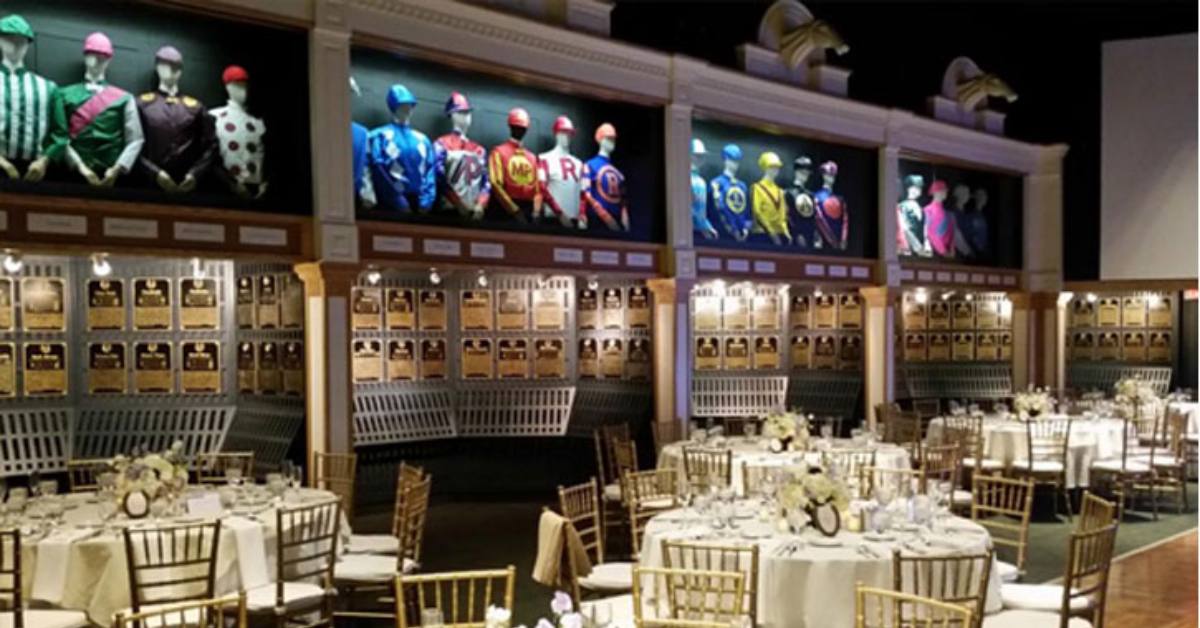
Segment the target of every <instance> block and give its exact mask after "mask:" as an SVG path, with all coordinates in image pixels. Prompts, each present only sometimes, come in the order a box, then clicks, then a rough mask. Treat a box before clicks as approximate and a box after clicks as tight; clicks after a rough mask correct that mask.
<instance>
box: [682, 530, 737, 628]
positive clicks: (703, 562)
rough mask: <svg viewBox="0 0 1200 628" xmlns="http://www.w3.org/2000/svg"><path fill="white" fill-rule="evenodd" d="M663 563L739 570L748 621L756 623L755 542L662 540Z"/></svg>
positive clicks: (704, 569)
mask: <svg viewBox="0 0 1200 628" xmlns="http://www.w3.org/2000/svg"><path fill="white" fill-rule="evenodd" d="M662 553H663V566H664V567H666V568H667V569H686V570H690V571H725V572H730V571H732V572H738V573H741V574H742V575H743V576H745V580H744V589H745V597H746V599H745V600H743V601H742V607H743V608H744V609H745V612H746V616H747V617H749V618H750V625H751V626H757V625H758V564H759V558H758V545H753V544H752V545H750V546H748V547H747V546H744V545H724V546H722V545H713V544H710V543H692V542H688V541H672V540H669V539H663V541H662Z"/></svg>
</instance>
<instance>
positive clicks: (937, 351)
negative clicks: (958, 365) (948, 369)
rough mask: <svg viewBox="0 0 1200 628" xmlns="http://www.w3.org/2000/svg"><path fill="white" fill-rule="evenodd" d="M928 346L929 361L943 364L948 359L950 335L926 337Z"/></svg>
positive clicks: (940, 334)
mask: <svg viewBox="0 0 1200 628" xmlns="http://www.w3.org/2000/svg"><path fill="white" fill-rule="evenodd" d="M926 342H927V343H928V345H929V349H928V353H929V361H930V362H945V361H947V360H949V359H950V334H946V333H936V334H929V336H927V337H926Z"/></svg>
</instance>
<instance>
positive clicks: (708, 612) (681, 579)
mask: <svg viewBox="0 0 1200 628" xmlns="http://www.w3.org/2000/svg"><path fill="white" fill-rule="evenodd" d="M633 580H634V582H638V583H646V582H650V583H651V584H650V585H649V587H647V586H646V585H645V584H642V586H636V587H634V588H633V613H634V622H635V624H637V623H639V622H642V621H644V620H646V619H648V617H646V612H647V611H654V610H656V609H657V611H658V612H657V613H655V615H658V614H659V613H661V614H662V617H660V619H689V620H695V621H718V622H733V621H735V620H736V619H737V618H739V617H741V616H742V615H744V614H745V612H746V610H745V607H744V602H745V599H746V589H745V586H746V576H745V574H743V573H742V572H740V571H698V570H691V569H664V568H654V567H640V566H634V568H633ZM646 588H649V589H650V590H651V591H653V594H652V596H651V597H650V599H651V600H653V602H652V603H648V601H647V600H646V599H644V598H645V596H646V593H647V592H646V591H645V589H646Z"/></svg>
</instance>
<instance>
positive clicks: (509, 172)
mask: <svg viewBox="0 0 1200 628" xmlns="http://www.w3.org/2000/svg"><path fill="white" fill-rule="evenodd" d="M528 130H529V112H528V111H525V110H524V109H522V108H520V107H516V108H515V109H513V110H512V111H509V112H508V141H506V142H504V143H503V144H500V145H499V146H495V147H493V148H492V152H491V154H490V155H488V179H490V180H491V183H492V204H493V205H496V206H498V207H499V208H500V211H501V212H503V214H504V215H506V216H508V217H510V218H514V219H516V220H517V222H522V223H523V222H527V221H528V220H529V219H530V218H532V217H535V216H538V215H539V214H541V213H542V190H541V186H539V185H538V181H537V171H538V158H537V156H536V155H534V154H533V153H532V152H530V150H529V149H527V148H525V146H523V145H522V144H521V140H523V139H525V133H526V132H527V131H528ZM526 216H528V217H529V218H527V217H526Z"/></svg>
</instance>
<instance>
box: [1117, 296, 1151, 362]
mask: <svg viewBox="0 0 1200 628" xmlns="http://www.w3.org/2000/svg"><path fill="white" fill-rule="evenodd" d="M1121 324H1122V325H1124V326H1126V327H1145V326H1146V300H1145V299H1143V298H1142V297H1125V299H1124V300H1122V301H1121ZM1127 359H1128V358H1127Z"/></svg>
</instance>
